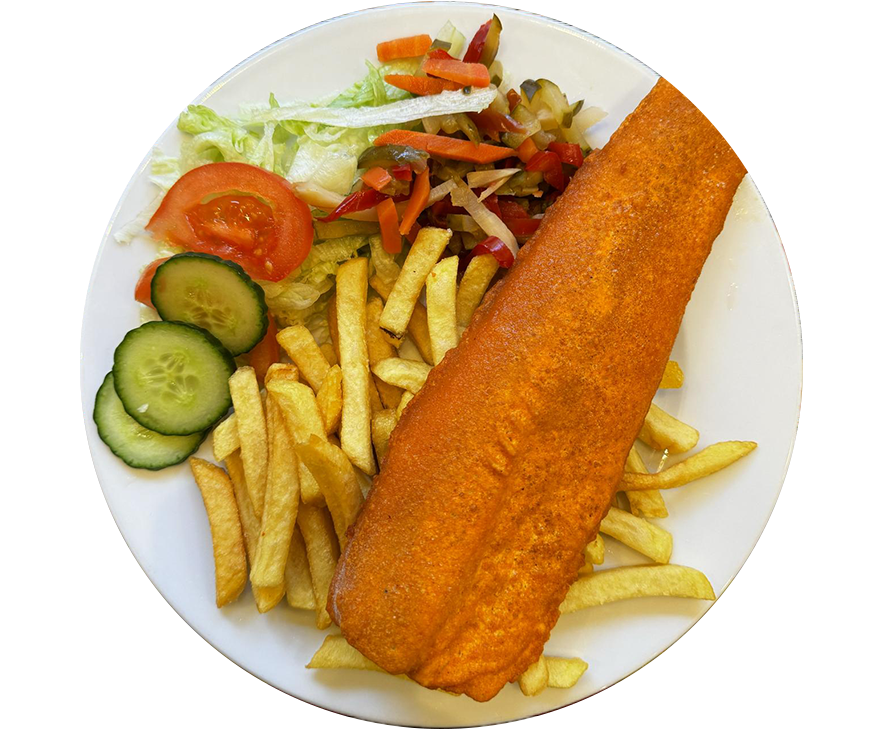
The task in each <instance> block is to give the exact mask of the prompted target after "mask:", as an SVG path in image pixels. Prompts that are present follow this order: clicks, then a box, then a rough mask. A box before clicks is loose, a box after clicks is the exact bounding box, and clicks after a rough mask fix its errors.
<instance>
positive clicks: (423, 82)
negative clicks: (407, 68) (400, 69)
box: [385, 74, 461, 96]
mask: <svg viewBox="0 0 880 730" xmlns="http://www.w3.org/2000/svg"><path fill="white" fill-rule="evenodd" d="M385 83H386V84H391V86H396V87H397V88H398V89H403V90H404V91H408V92H409V93H410V94H415V95H416V96H431V95H433V94H439V93H440V92H441V91H455V90H456V89H460V88H461V84H456V83H455V82H454V81H447V80H446V79H434V78H431V77H430V76H406V75H403V74H388V75H387V76H386V77H385Z"/></svg>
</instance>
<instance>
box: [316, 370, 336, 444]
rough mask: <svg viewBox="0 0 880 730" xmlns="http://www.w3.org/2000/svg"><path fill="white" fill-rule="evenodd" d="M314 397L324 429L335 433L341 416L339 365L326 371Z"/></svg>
mask: <svg viewBox="0 0 880 730" xmlns="http://www.w3.org/2000/svg"><path fill="white" fill-rule="evenodd" d="M316 398H317V401H318V412H319V413H320V414H321V420H322V421H323V423H324V431H325V432H326V433H336V431H337V430H338V429H339V421H340V419H341V417H342V368H340V367H339V365H334V366H333V367H331V368H330V369H329V370H328V371H327V376H326V377H325V378H324V382H323V383H321V388H320V390H318V395H317V396H316Z"/></svg>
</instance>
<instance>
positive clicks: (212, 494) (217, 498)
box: [189, 457, 247, 608]
mask: <svg viewBox="0 0 880 730" xmlns="http://www.w3.org/2000/svg"><path fill="white" fill-rule="evenodd" d="M189 465H190V469H192V473H193V477H194V478H195V480H196V485H197V486H198V488H199V491H200V492H201V493H202V500H204V502H205V511H206V512H207V513H208V522H209V524H210V525H211V542H212V544H213V547H214V582H215V590H216V599H217V608H222V607H223V606H225V605H226V604H227V603H230V602H232V601H234V600H235V599H236V598H238V597H239V596H240V595H241V592H242V591H243V590H244V587H245V584H246V583H247V558H246V557H245V549H244V538H243V536H242V533H241V520H240V519H239V516H238V506H237V505H236V503H235V492H234V490H233V488H232V482H231V481H230V480H229V477H228V476H227V475H226V472H225V471H223V470H222V469H221V468H220V467H219V466H215V465H214V464H211V463H209V462H207V461H204V460H203V459H197V458H196V457H192V458H190V460H189Z"/></svg>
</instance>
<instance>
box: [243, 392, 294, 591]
mask: <svg viewBox="0 0 880 730" xmlns="http://www.w3.org/2000/svg"><path fill="white" fill-rule="evenodd" d="M292 384H293V385H300V383H292ZM266 410H267V422H268V425H269V470H268V479H267V480H266V501H265V507H264V508H263V520H262V522H261V524H260V541H259V543H257V555H256V557H255V558H254V564H253V566H252V567H251V583H252V584H253V585H255V586H260V587H263V588H268V587H271V586H277V585H279V584H282V583H283V582H284V566H285V565H286V564H287V554H288V553H289V552H290V539H291V536H292V535H293V528H294V526H295V525H296V512H297V508H298V507H299V474H298V469H297V459H296V455H295V454H294V451H293V443H292V440H291V438H290V434H289V433H288V432H287V426H286V425H285V423H284V417H283V416H282V415H281V409H280V407H279V406H278V404H277V403H276V401H275V399H274V398H273V397H272V396H269V398H268V400H267V401H266Z"/></svg>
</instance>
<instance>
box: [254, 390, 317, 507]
mask: <svg viewBox="0 0 880 730" xmlns="http://www.w3.org/2000/svg"><path fill="white" fill-rule="evenodd" d="M266 389H267V390H268V391H269V393H270V394H271V395H272V397H273V398H275V400H276V401H277V402H278V405H279V406H280V407H281V412H282V413H283V414H284V420H285V422H286V424H287V429H288V431H289V432H290V436H291V438H292V439H293V443H294V444H305V443H308V441H309V438H310V437H311V436H312V435H313V434H315V435H317V436H319V437H321V438H326V433H325V432H324V421H323V419H322V418H321V411H320V409H319V408H318V400H317V398H316V397H315V394H314V393H313V392H312V389H311V388H309V386H308V385H306V384H305V383H294V382H290V381H278V380H274V381H272V382H270V383H269V384H268V385H267V386H266ZM299 482H300V490H301V492H302V500H303V502H305V503H306V504H314V505H322V504H324V495H323V494H322V493H321V489H320V487H318V482H317V481H315V477H314V476H312V474H311V472H310V471H309V470H308V469H307V468H306V466H305V464H302V463H300V464H299Z"/></svg>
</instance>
